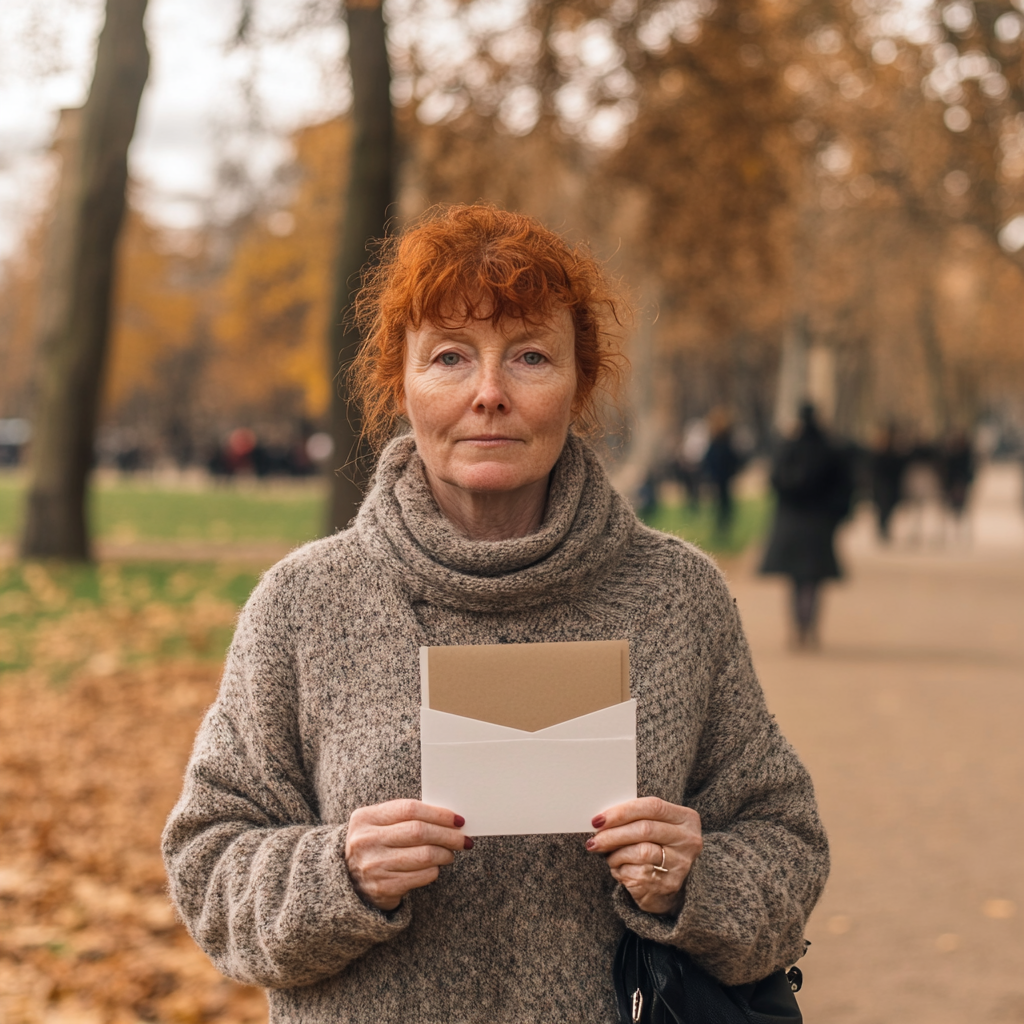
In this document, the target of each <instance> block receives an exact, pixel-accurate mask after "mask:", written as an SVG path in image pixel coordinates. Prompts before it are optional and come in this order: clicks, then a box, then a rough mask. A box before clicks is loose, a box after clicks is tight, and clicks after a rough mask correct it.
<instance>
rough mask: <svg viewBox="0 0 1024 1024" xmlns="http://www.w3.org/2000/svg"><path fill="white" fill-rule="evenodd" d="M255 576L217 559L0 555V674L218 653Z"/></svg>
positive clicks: (65, 673)
mask: <svg viewBox="0 0 1024 1024" xmlns="http://www.w3.org/2000/svg"><path fill="white" fill-rule="evenodd" d="M257 579H258V574H257V573H256V572H255V571H253V570H251V569H242V568H239V567H237V566H230V565H226V564H217V563H196V562H187V563H175V562H155V563H146V562H123V563H121V562H107V563H103V564H101V565H60V564H54V565H44V564H40V563H35V562H30V563H26V564H12V565H0V678H2V677H3V675H4V674H6V673H30V674H32V675H36V676H40V677H42V678H45V679H46V680H48V681H50V682H55V683H61V682H63V681H65V680H67V679H68V678H70V677H71V676H72V675H74V674H76V673H78V672H80V671H85V672H86V673H87V674H89V675H94V676H108V675H112V674H113V673H115V672H117V671H119V670H121V669H123V668H129V667H133V666H141V665H144V664H149V663H156V662H165V661H168V660H186V661H195V660H200V661H206V660H212V661H220V660H221V659H222V658H223V656H224V652H225V650H226V649H227V646H228V643H229V642H230V640H231V634H232V632H233V630H234V624H235V618H236V616H237V614H238V609H239V607H240V606H241V605H242V604H243V603H244V602H245V599H246V597H247V596H248V595H249V592H250V591H251V590H252V588H253V587H254V586H255V585H256V581H257Z"/></svg>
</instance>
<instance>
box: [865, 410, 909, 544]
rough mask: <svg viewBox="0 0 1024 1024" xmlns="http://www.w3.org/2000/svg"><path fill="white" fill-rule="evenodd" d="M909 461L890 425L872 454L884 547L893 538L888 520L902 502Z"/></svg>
mask: <svg viewBox="0 0 1024 1024" xmlns="http://www.w3.org/2000/svg"><path fill="white" fill-rule="evenodd" d="M907 461H908V457H907V454H906V453H905V452H903V451H901V450H900V448H899V446H898V444H897V434H896V428H895V427H894V426H893V425H892V424H890V425H889V426H887V427H886V428H885V430H883V431H882V435H881V437H880V439H879V444H878V446H877V447H876V448H875V450H874V451H873V452H872V455H871V496H872V498H873V499H874V502H875V508H876V509H877V511H878V539H879V540H881V541H882V542H883V543H884V544H888V543H889V541H890V540H891V539H892V536H891V534H890V532H889V521H890V519H891V518H892V514H893V512H894V511H895V509H896V506H897V505H898V504H899V501H900V495H901V494H902V491H903V474H904V473H905V472H906V469H907Z"/></svg>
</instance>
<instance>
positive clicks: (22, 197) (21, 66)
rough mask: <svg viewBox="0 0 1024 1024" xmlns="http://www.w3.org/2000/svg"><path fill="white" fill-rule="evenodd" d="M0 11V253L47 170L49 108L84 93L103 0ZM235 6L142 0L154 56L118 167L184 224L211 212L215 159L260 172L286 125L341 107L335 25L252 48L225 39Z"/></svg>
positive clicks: (282, 10) (284, 0) (147, 204)
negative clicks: (123, 162) (125, 158)
mask: <svg viewBox="0 0 1024 1024" xmlns="http://www.w3.org/2000/svg"><path fill="white" fill-rule="evenodd" d="M299 3H300V0H275V2H274V4H272V5H266V6H267V7H268V9H269V11H270V14H269V17H271V18H273V23H271V22H266V21H265V22H264V23H263V24H261V25H260V28H261V30H263V31H264V32H265V33H266V34H268V35H269V34H271V33H274V32H275V31H277V30H280V29H282V28H283V27H285V26H286V25H287V23H288V21H289V20H290V18H289V15H291V14H294V12H295V10H296V9H297V8H298V6H299ZM0 8H2V9H0V263H2V262H3V261H4V260H6V259H8V258H9V257H10V256H11V254H12V253H13V252H15V251H16V248H17V245H18V243H19V240H20V239H21V237H22V234H23V232H24V229H25V227H26V225H27V224H28V223H29V222H30V221H31V219H32V217H33V216H34V215H35V214H37V213H38V211H39V209H40V207H41V205H42V203H43V202H44V201H45V197H46V195H47V192H48V186H49V185H50V183H51V182H52V180H53V175H54V173H55V165H54V162H53V160H52V157H50V156H49V155H48V151H49V146H50V140H51V138H52V135H53V130H54V127H55V125H56V123H57V117H58V114H59V111H60V109H61V108H62V107H72V106H79V105H81V104H82V103H83V102H84V101H85V98H86V96H87V94H88V89H89V83H90V80H91V76H92V71H93V61H94V53H95V42H96V36H97V34H98V32H99V30H100V27H101V24H102V13H103V3H102V0H3V3H2V5H0ZM238 16H239V0H150V4H149V9H148V12H147V18H146V34H147V37H148V39H149V46H150V51H151V59H152V63H151V68H150V78H149V81H148V83H147V87H146V91H145V93H144V95H143V99H142V105H141V108H140V111H139V122H138V126H137V130H136V134H135V138H134V140H133V142H132V147H131V150H130V152H129V164H130V171H131V175H132V178H133V180H134V181H135V182H136V183H137V185H138V186H139V187H138V192H137V194H136V197H135V198H136V202H137V203H139V204H140V205H141V206H142V208H143V210H144V211H145V212H146V213H147V214H149V215H150V216H151V217H152V218H153V219H154V220H156V221H157V222H159V223H161V224H162V225H165V226H167V227H170V228H177V229H186V230H187V229H188V228H191V227H195V226H197V225H198V224H199V223H200V222H201V221H202V219H203V217H204V213H208V212H209V203H210V202H211V197H213V196H214V195H215V194H216V188H215V185H216V180H217V167H218V165H219V163H220V162H221V161H222V160H223V159H225V158H231V157H234V158H237V159H241V160H242V161H243V162H244V164H245V165H246V167H247V168H248V170H249V172H250V173H251V174H252V175H253V176H254V177H255V178H256V179H257V180H263V179H265V178H266V177H267V176H268V175H270V174H271V173H272V172H273V170H274V168H275V167H276V166H278V165H279V164H280V162H281V161H282V160H283V159H285V158H286V157H287V154H288V144H287V141H286V140H287V133H288V132H289V131H291V130H293V129H295V128H297V127H299V126H301V125H303V124H309V123H311V122H313V121H315V120H319V119H321V118H326V117H329V116H332V115H334V114H337V113H339V112H341V111H343V110H344V109H346V108H347V106H348V84H347V80H346V79H345V76H344V73H343V71H342V68H343V66H344V64H343V62H344V54H345V51H346V47H347V39H346V36H345V33H344V29H343V27H342V26H340V25H330V26H325V27H320V28H317V29H316V30H315V31H306V32H304V33H301V34H299V35H298V36H297V37H292V38H289V39H287V40H281V41H276V42H275V41H270V42H267V41H264V43H263V45H261V46H260V47H259V49H258V54H256V55H254V54H253V52H251V51H250V50H247V49H239V48H233V47H232V46H231V45H230V42H231V40H232V39H233V37H234V34H235V29H236V26H237V22H238ZM247 83H250V85H251V88H250V89H249V91H248V94H249V95H250V96H251V97H252V100H251V101H247V99H246V95H247V90H246V84H247ZM254 113H255V114H258V117H254ZM254 124H255V125H256V127H252V125H254Z"/></svg>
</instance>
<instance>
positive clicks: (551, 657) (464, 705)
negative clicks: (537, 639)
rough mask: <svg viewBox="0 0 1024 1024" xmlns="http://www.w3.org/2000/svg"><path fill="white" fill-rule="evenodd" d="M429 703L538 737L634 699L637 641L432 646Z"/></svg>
mask: <svg viewBox="0 0 1024 1024" xmlns="http://www.w3.org/2000/svg"><path fill="white" fill-rule="evenodd" d="M425 655H426V658H425V664H424V669H425V671H426V674H427V679H426V687H425V689H426V692H427V693H428V694H429V706H430V707H431V708H433V709H434V710H435V711H444V712H447V713H448V714H450V715H461V716H462V717H463V718H475V719H477V720H478V721H481V722H493V723H494V724H495V725H505V726H509V727H510V728H512V729H523V730H525V731H527V732H536V731H537V730H538V729H546V728H547V727H548V726H549V725H557V724H558V723H559V722H567V721H568V720H569V719H571V718H579V717H580V716H581V715H589V714H590V713H591V712H592V711H600V710H601V709H602V708H607V707H610V706H611V705H613V704H619V703H621V702H622V701H624V700H629V641H628V640H586V641H580V642H575V643H542V644H483V645H479V646H468V647H428V648H426V649H425Z"/></svg>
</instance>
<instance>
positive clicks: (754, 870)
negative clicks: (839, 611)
mask: <svg viewBox="0 0 1024 1024" xmlns="http://www.w3.org/2000/svg"><path fill="white" fill-rule="evenodd" d="M721 588H722V591H725V586H724V582H723V583H722V584H721ZM715 611H716V612H717V613H718V614H715V615H713V616H711V619H710V621H714V620H716V619H717V620H718V621H720V622H722V623H723V628H722V629H721V631H720V633H719V636H718V637H717V643H716V646H717V648H718V657H717V658H715V659H713V662H712V663H713V664H716V665H717V669H716V670H715V671H714V672H713V673H712V678H711V679H710V681H709V682H710V689H709V693H708V705H707V717H706V719H705V723H704V728H703V732H702V734H701V739H700V743H699V747H698V752H697V757H696V760H695V763H694V766H693V770H692V772H691V774H690V781H689V785H688V791H687V793H686V795H685V798H684V800H683V803H685V804H686V805H688V806H690V807H692V808H693V809H694V810H696V811H697V813H698V814H700V816H701V825H702V830H703V835H704V849H703V851H702V853H701V854H700V856H699V857H698V858H697V860H696V862H695V863H694V866H693V868H692V870H691V872H690V876H689V878H688V880H687V883H686V889H685V898H684V903H683V907H682V910H681V911H680V912H679V914H678V915H677V916H675V917H671V916H657V915H653V914H648V913H645V912H643V911H641V910H640V909H639V908H638V907H637V905H636V904H635V903H634V902H633V899H632V898H631V897H630V896H629V894H628V893H627V891H626V890H625V889H624V888H623V887H622V886H618V887H617V888H616V890H615V896H614V900H615V905H616V909H617V911H618V913H619V915H620V916H621V917H622V919H623V920H624V921H625V923H626V925H627V926H628V927H629V928H630V929H632V930H633V931H634V932H636V933H637V934H638V935H641V936H643V937H645V938H649V939H653V940H655V941H657V942H662V943H665V944H667V945H672V946H678V947H680V948H682V949H684V950H686V952H688V953H689V954H690V955H691V956H692V957H693V958H694V960H696V961H697V963H699V964H700V965H701V966H702V967H703V968H704V969H705V970H707V971H708V972H709V973H711V974H713V975H714V976H715V977H717V978H718V979H719V980H720V981H722V982H723V983H725V984H729V985H739V984H745V983H747V982H751V981H756V980H758V979H760V978H763V977H766V976H767V975H769V974H771V973H772V972H773V971H775V970H777V969H778V968H780V967H787V966H789V965H790V964H792V963H793V962H794V961H795V960H796V959H797V958H798V957H800V956H802V955H803V952H804V941H803V936H804V926H805V924H806V921H807V918H808V916H809V915H810V912H811V910H812V909H813V907H814V905H815V903H816V902H817V900H818V897H819V896H820V895H821V891H822V889H823V888H824V885H825V879H826V877H827V876H828V866H829V856H828V841H827V839H826V836H825V831H824V829H823V827H822V824H821V821H820V819H819V817H818V812H817V806H816V803H815V799H814V789H813V786H812V785H811V779H810V776H809V775H808V773H807V770H806V769H805V768H804V766H803V765H802V764H801V762H800V759H799V758H798V757H797V755H796V753H795V751H794V750H793V748H792V747H791V746H790V745H789V743H788V742H787V741H786V739H785V737H783V735H782V733H781V732H780V730H779V727H778V725H777V724H776V722H775V720H774V718H772V716H771V715H769V713H768V710H767V707H766V705H765V701H764V695H763V693H762V691H761V687H760V684H759V683H758V681H757V677H756V675H755V673H754V668H753V664H752V662H751V658H750V651H749V648H748V646H747V642H746V639H745V637H744V635H743V631H742V628H741V626H740V622H739V614H738V612H737V611H736V608H735V604H734V602H733V601H732V598H731V597H729V596H728V593H727V592H725V593H724V599H723V600H721V602H720V607H719V608H717V609H715Z"/></svg>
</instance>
